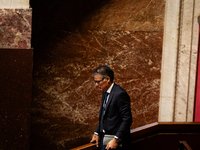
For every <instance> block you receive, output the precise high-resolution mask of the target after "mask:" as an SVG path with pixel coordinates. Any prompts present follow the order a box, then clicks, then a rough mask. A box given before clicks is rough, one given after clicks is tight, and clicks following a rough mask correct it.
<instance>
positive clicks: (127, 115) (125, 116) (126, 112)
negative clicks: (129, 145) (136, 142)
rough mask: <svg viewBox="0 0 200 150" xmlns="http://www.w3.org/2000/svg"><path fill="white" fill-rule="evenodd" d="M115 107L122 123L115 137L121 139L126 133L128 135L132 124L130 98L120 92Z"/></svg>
mask: <svg viewBox="0 0 200 150" xmlns="http://www.w3.org/2000/svg"><path fill="white" fill-rule="evenodd" d="M117 105H118V108H119V112H120V118H121V120H122V122H121V125H120V127H119V129H118V131H117V133H116V136H117V137H119V138H120V139H123V138H124V135H125V134H127V133H128V132H129V133H130V126H131V124H132V115H131V108H130V97H129V95H128V94H127V93H126V92H122V93H120V94H119V95H118V98H117Z"/></svg>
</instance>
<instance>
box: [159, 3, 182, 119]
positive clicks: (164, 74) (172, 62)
mask: <svg viewBox="0 0 200 150" xmlns="http://www.w3.org/2000/svg"><path fill="white" fill-rule="evenodd" d="M179 8H180V2H179V1H174V0H167V1H166V7H165V9H166V10H165V23H164V39H163V53H162V67H161V68H162V69H161V87H160V88H161V89H160V104H159V118H158V120H159V121H165V122H166V121H173V112H174V97H175V83H176V66H177V63H176V62H177V48H178V43H177V40H178V30H177V29H178V26H179Z"/></svg>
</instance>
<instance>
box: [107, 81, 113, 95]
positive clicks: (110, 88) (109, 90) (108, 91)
mask: <svg viewBox="0 0 200 150" xmlns="http://www.w3.org/2000/svg"><path fill="white" fill-rule="evenodd" d="M113 85H114V83H112V84H111V86H110V87H109V89H108V90H107V91H106V92H107V93H110V92H111V90H112V88H113Z"/></svg>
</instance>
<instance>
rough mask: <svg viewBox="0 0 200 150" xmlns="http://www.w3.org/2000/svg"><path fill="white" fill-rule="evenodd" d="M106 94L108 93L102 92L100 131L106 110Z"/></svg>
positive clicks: (101, 130)
mask: <svg viewBox="0 0 200 150" xmlns="http://www.w3.org/2000/svg"><path fill="white" fill-rule="evenodd" d="M108 94H109V93H107V92H104V100H103V109H102V114H101V122H100V132H103V117H104V114H105V111H106V101H107V97H108Z"/></svg>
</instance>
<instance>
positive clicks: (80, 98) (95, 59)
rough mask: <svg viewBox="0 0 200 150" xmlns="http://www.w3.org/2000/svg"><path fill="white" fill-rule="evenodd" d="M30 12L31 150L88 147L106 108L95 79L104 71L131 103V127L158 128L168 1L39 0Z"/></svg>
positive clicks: (32, 5) (34, 2)
mask: <svg viewBox="0 0 200 150" xmlns="http://www.w3.org/2000/svg"><path fill="white" fill-rule="evenodd" d="M31 7H32V8H33V36H32V46H33V47H34V70H33V98H32V124H31V149H32V150H40V149H41V150H42V149H49V150H51V149H52V150H55V149H60V150H61V149H70V148H73V147H76V146H79V145H82V144H85V143H88V142H89V141H90V138H91V136H92V134H93V131H94V129H95V128H96V125H97V122H98V112H99V107H100V101H101V92H100V91H98V90H97V89H96V88H95V85H94V83H93V78H92V75H91V74H92V72H93V71H94V69H95V68H97V67H98V66H99V65H103V64H105V65H108V66H110V67H111V68H112V69H113V70H114V72H115V80H114V81H115V83H117V84H119V85H121V86H122V87H123V88H124V89H126V90H127V92H128V94H129V95H130V97H131V109H132V115H133V124H132V128H135V127H138V126H142V125H145V124H149V123H152V122H156V121H158V102H159V89H160V70H161V55H162V41H163V24H164V10H165V0H143V1H139V0H109V1H108V0H100V1H99V0H87V1H86V0H81V1H80V0H73V1H61V0H58V1H52V0H48V1H47V0H46V1H42V2H41V1H39V0H34V1H32V2H31Z"/></svg>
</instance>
